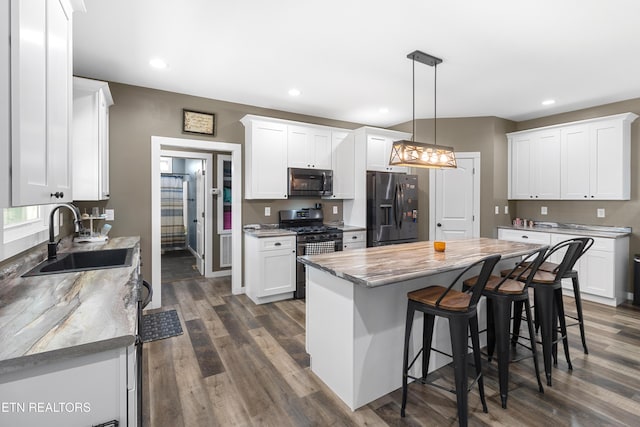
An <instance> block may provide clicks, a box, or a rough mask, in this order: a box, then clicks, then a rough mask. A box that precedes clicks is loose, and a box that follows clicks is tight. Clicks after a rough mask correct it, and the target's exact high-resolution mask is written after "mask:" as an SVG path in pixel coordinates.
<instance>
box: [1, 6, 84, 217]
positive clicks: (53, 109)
mask: <svg viewBox="0 0 640 427" xmlns="http://www.w3.org/2000/svg"><path fill="white" fill-rule="evenodd" d="M11 40H12V45H11V71H12V77H11V87H12V94H11V109H12V135H11V137H12V170H13V173H12V205H13V206H24V205H36V204H45V203H52V202H61V201H70V200H71V196H72V195H71V161H70V149H69V130H70V129H69V127H70V117H71V114H70V102H71V74H72V73H71V64H72V63H71V47H70V46H71V11H70V10H65V8H64V7H63V5H62V4H61V3H60V2H59V1H48V2H45V1H42V0H29V1H18V0H13V1H12V3H11Z"/></svg>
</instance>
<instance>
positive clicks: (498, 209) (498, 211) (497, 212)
mask: <svg viewBox="0 0 640 427" xmlns="http://www.w3.org/2000/svg"><path fill="white" fill-rule="evenodd" d="M495 213H496V215H498V214H499V213H500V206H496V209H495Z"/></svg>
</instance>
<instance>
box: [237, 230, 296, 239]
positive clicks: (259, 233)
mask: <svg viewBox="0 0 640 427" xmlns="http://www.w3.org/2000/svg"><path fill="white" fill-rule="evenodd" d="M244 232H245V234H247V235H249V236H253V237H258V238H260V237H280V236H295V235H296V232H295V231H291V230H286V229H284V228H260V229H256V230H251V229H245V230H244Z"/></svg>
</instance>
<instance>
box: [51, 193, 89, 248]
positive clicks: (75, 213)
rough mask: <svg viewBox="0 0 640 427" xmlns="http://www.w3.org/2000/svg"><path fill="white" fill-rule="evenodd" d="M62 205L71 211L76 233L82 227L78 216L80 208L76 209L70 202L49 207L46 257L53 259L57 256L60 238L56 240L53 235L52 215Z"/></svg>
mask: <svg viewBox="0 0 640 427" xmlns="http://www.w3.org/2000/svg"><path fill="white" fill-rule="evenodd" d="M62 207H65V208H69V210H71V212H72V213H73V222H74V225H75V231H76V233H77V232H79V231H80V230H82V229H83V228H84V227H83V226H82V219H81V217H80V209H78V207H77V206H75V205H74V204H71V203H61V204H59V205H56V206H54V207H53V209H51V213H50V214H49V243H48V244H47V252H48V259H55V258H56V256H57V252H58V245H59V244H60V240H58V241H57V242H56V240H55V236H54V235H53V215H54V214H55V212H56V211H57V210H58V209H60V208H62Z"/></svg>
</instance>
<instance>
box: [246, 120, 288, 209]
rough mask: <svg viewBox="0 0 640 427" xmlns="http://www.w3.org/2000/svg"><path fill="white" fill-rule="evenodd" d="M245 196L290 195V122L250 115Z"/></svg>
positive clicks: (247, 197)
mask: <svg viewBox="0 0 640 427" xmlns="http://www.w3.org/2000/svg"><path fill="white" fill-rule="evenodd" d="M240 121H241V122H242V124H243V125H244V127H245V190H244V193H245V194H244V197H245V199H286V198H287V125H286V124H283V123H281V122H279V121H268V120H264V119H263V118H261V117H257V116H251V115H247V116H244V117H243V118H242V120H240Z"/></svg>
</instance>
